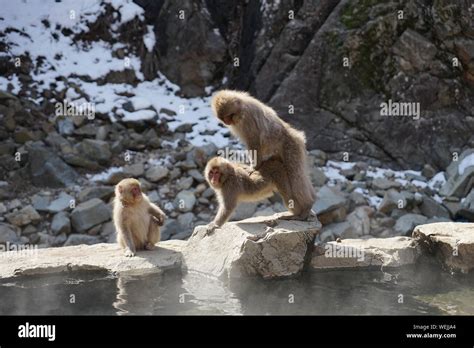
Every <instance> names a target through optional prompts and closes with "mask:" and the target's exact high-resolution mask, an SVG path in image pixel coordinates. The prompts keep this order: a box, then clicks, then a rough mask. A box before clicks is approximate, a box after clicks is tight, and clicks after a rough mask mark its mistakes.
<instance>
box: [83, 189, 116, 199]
mask: <svg viewBox="0 0 474 348" xmlns="http://www.w3.org/2000/svg"><path fill="white" fill-rule="evenodd" d="M113 193H114V188H113V187H112V186H95V187H87V188H85V189H84V190H82V191H81V192H79V195H78V197H77V199H78V201H79V202H85V201H88V200H91V199H92V198H100V199H102V200H104V201H107V200H108V199H109V198H110V197H112V194H113Z"/></svg>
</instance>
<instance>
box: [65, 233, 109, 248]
mask: <svg viewBox="0 0 474 348" xmlns="http://www.w3.org/2000/svg"><path fill="white" fill-rule="evenodd" d="M100 242H101V239H100V238H99V237H97V236H90V235H88V234H77V233H74V234H71V235H70V236H69V237H68V238H67V240H66V242H65V243H64V246H71V245H81V244H86V245H92V244H98V243H100Z"/></svg>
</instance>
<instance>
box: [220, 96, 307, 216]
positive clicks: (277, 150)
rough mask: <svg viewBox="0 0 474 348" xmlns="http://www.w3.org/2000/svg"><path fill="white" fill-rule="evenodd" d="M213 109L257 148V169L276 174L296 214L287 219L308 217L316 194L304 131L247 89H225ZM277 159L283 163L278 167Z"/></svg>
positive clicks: (285, 197)
mask: <svg viewBox="0 0 474 348" xmlns="http://www.w3.org/2000/svg"><path fill="white" fill-rule="evenodd" d="M212 109H213V111H214V114H215V116H216V117H217V118H218V119H219V120H221V121H222V122H223V123H225V124H226V125H227V126H228V127H229V129H230V131H231V132H232V133H233V134H234V135H236V136H237V137H239V138H240V139H241V140H242V141H243V142H244V143H245V145H246V146H247V149H248V150H256V153H257V160H256V164H255V165H254V168H255V169H256V170H258V171H260V173H261V175H262V176H264V177H267V175H269V174H271V175H272V181H273V182H274V183H275V185H276V187H277V190H278V192H279V193H280V194H281V195H282V197H283V200H284V202H285V205H286V207H287V208H288V210H289V211H290V212H291V213H292V215H291V216H287V217H283V218H288V219H300V220H306V219H307V218H308V217H309V216H310V214H311V207H312V206H313V203H314V201H315V199H316V194H315V192H314V188H313V186H312V184H311V181H310V178H309V174H308V168H307V158H306V138H305V135H304V133H303V132H301V131H298V130H296V129H294V128H292V127H291V126H290V125H289V124H288V123H286V122H285V121H283V120H282V119H280V118H279V117H278V115H277V114H276V112H275V111H274V110H273V109H272V108H270V107H269V106H267V105H265V104H263V103H261V102H260V101H258V100H257V99H255V98H253V97H251V96H250V95H249V94H247V93H245V92H239V91H231V90H223V91H220V92H218V93H216V94H215V95H214V97H213V99H212ZM273 160H275V161H277V162H278V163H280V164H281V165H280V166H275V164H274V162H272V161H273ZM269 167H271V168H269ZM275 170H276V172H275Z"/></svg>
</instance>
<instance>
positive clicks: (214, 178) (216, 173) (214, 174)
mask: <svg viewBox="0 0 474 348" xmlns="http://www.w3.org/2000/svg"><path fill="white" fill-rule="evenodd" d="M208 176H209V181H210V183H211V185H212V186H219V184H220V178H221V172H220V170H219V168H218V167H213V168H212V169H211V170H210V171H209V174H208Z"/></svg>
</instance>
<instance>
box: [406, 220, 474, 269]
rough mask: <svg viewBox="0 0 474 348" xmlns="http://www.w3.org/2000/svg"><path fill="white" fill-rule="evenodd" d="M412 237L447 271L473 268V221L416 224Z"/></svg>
mask: <svg viewBox="0 0 474 348" xmlns="http://www.w3.org/2000/svg"><path fill="white" fill-rule="evenodd" d="M413 238H415V240H416V241H417V242H418V243H419V244H420V245H421V247H422V248H423V249H424V250H425V251H426V252H427V253H429V254H432V255H435V256H436V258H437V259H438V260H439V261H440V262H441V264H442V265H443V266H444V267H446V268H447V269H448V270H449V271H456V272H462V273H467V272H469V271H470V270H472V269H473V268H474V223H459V222H438V223H433V224H426V225H421V226H417V227H416V228H415V230H414V231H413Z"/></svg>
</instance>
